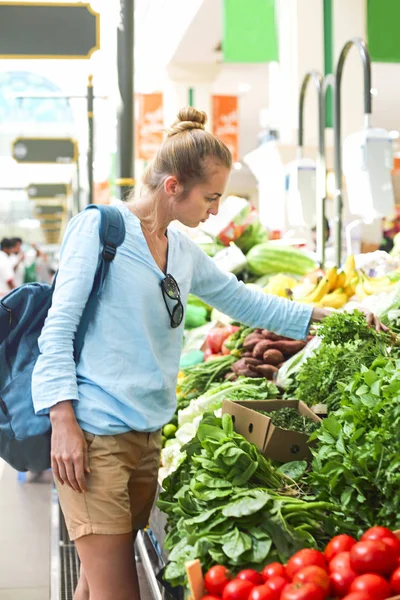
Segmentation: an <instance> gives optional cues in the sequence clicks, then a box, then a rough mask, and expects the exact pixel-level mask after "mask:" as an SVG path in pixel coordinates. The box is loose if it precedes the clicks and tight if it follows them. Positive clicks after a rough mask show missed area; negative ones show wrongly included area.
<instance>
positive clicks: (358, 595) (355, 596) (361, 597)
mask: <svg viewBox="0 0 400 600" xmlns="http://www.w3.org/2000/svg"><path fill="white" fill-rule="evenodd" d="M342 600H374V599H373V598H372V596H370V595H369V594H364V592H352V593H351V594H349V595H348V596H345V597H344V598H342Z"/></svg>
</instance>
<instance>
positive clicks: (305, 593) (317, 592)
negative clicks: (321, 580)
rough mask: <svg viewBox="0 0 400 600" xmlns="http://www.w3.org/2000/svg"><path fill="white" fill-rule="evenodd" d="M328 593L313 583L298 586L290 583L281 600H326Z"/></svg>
mask: <svg viewBox="0 0 400 600" xmlns="http://www.w3.org/2000/svg"><path fill="white" fill-rule="evenodd" d="M325 598H326V593H325V592H324V590H322V589H321V588H320V587H318V586H317V585H314V584H313V583H306V584H305V585H298V584H295V583H290V584H289V585H287V586H286V587H285V589H284V590H283V592H282V594H281V598H280V600H324V599H325Z"/></svg>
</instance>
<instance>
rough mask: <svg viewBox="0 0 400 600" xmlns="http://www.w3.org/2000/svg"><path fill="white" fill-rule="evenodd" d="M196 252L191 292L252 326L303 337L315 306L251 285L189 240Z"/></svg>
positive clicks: (297, 338) (193, 250)
mask: <svg viewBox="0 0 400 600" xmlns="http://www.w3.org/2000/svg"><path fill="white" fill-rule="evenodd" d="M188 244H189V245H190V249H191V254H192V256H193V275H192V285H191V292H192V293H193V294H194V295H195V296H198V297H199V298H201V299H202V300H204V302H207V303H208V304H210V305H211V306H214V307H215V308H217V309H218V310H220V311H221V312H223V313H224V314H226V315H228V316H230V317H231V318H233V319H235V320H236V321H239V322H240V323H243V324H245V325H248V326H250V327H262V328H263V329H268V330H270V331H274V332H275V333H277V334H278V335H284V336H287V337H290V338H293V339H296V340H303V339H304V338H305V337H306V336H307V334H308V330H309V327H310V322H311V315H312V311H313V307H312V306H310V305H307V304H302V303H300V302H292V301H290V300H286V299H285V298H279V297H278V296H273V295H270V294H266V293H265V292H263V291H262V290H260V291H258V290H256V289H253V288H249V287H247V286H246V285H245V284H244V283H243V282H241V281H238V280H237V278H236V277H235V275H232V274H231V273H225V272H223V271H221V270H220V269H219V268H218V267H217V266H216V264H215V262H214V261H213V259H212V258H210V257H209V256H207V255H206V253H205V252H203V250H201V249H200V248H199V247H198V246H196V244H195V243H194V242H191V241H190V240H188Z"/></svg>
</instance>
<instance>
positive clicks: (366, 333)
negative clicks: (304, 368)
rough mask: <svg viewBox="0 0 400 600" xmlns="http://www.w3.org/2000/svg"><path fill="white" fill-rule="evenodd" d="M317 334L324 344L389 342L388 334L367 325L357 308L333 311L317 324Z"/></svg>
mask: <svg viewBox="0 0 400 600" xmlns="http://www.w3.org/2000/svg"><path fill="white" fill-rule="evenodd" d="M318 336H319V337H321V338H322V339H323V341H324V343H325V344H339V345H341V344H345V343H346V342H354V341H355V340H363V341H366V342H372V343H376V344H380V345H382V344H383V345H385V344H387V345H388V344H390V339H391V338H390V335H389V334H387V333H385V332H382V331H381V332H377V331H376V329H374V327H369V326H368V323H367V320H366V318H365V315H364V314H363V313H362V312H360V311H359V310H355V311H353V312H352V313H347V312H343V313H339V312H337V313H333V314H332V315H330V316H329V317H326V318H325V319H324V320H323V321H322V322H321V324H320V325H319V326H318Z"/></svg>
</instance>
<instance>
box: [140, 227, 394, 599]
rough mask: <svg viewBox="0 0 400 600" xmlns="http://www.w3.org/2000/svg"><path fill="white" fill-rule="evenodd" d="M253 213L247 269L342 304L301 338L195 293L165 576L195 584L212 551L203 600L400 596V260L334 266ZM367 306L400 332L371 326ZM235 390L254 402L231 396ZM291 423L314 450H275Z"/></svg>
mask: <svg viewBox="0 0 400 600" xmlns="http://www.w3.org/2000/svg"><path fill="white" fill-rule="evenodd" d="M253 224H254V227H253V226H252V225H253ZM253 224H248V229H247V233H246V235H244V238H243V240H242V242H243V246H242V249H243V251H244V252H245V253H247V256H246V259H247V267H246V270H245V273H244V274H243V279H244V281H245V282H246V283H247V284H248V285H251V286H253V287H257V288H258V289H259V290H260V292H262V291H263V292H264V293H268V294H274V295H277V296H280V297H283V298H287V299H289V300H296V301H299V302H305V303H309V304H312V305H314V306H319V307H330V308H334V309H336V310H335V312H333V313H332V315H330V316H329V317H326V318H325V319H324V320H323V322H322V323H320V324H317V325H315V326H313V327H312V329H311V331H310V335H309V336H308V338H307V339H306V340H304V341H300V342H299V341H296V340H291V339H288V338H285V337H283V336H279V335H276V334H275V333H274V332H272V331H267V330H264V329H254V328H249V327H246V326H245V325H244V324H241V323H235V322H232V321H231V320H230V319H229V317H227V316H226V315H222V314H221V313H218V312H217V311H215V310H212V309H211V307H208V306H207V305H204V304H203V303H202V302H201V301H197V299H195V298H193V297H191V298H190V306H191V309H190V312H189V314H188V315H187V316H186V319H187V324H186V330H187V331H189V330H190V331H189V333H190V336H189V334H188V335H187V339H188V343H189V344H190V346H189V347H190V351H191V352H192V355H191V356H190V357H189V358H190V359H188V360H187V362H186V363H185V364H184V362H182V363H181V365H182V366H181V369H182V372H181V373H180V375H179V378H178V388H177V398H178V409H177V412H176V414H175V416H174V417H173V419H172V420H171V422H170V423H169V424H168V425H166V426H165V428H164V430H163V435H164V437H163V445H164V448H163V450H162V457H161V468H160V477H159V482H160V485H161V493H160V496H159V501H158V510H160V511H162V513H164V516H165V517H166V519H167V526H166V531H167V538H166V540H165V544H164V548H165V551H166V552H167V554H168V563H167V565H166V568H165V570H164V571H163V575H162V577H163V579H164V580H165V581H166V582H168V584H171V585H172V586H182V587H183V588H187V586H188V579H187V569H186V564H187V562H188V561H192V560H194V559H198V560H199V561H200V563H201V567H202V571H203V575H204V584H205V594H206V596H205V597H204V600H338V599H342V598H344V599H345V600H384V599H386V598H390V599H391V600H394V599H396V600H400V541H399V540H398V539H397V537H396V535H395V533H393V532H398V530H400V474H399V473H400V459H399V450H398V448H399V445H400V444H399V442H400V434H399V431H400V335H399V334H400V281H399V280H400V265H399V262H398V259H397V257H389V255H387V254H386V253H382V252H378V253H373V254H371V255H370V256H369V255H359V256H356V257H354V256H349V257H348V258H347V260H346V262H345V264H344V265H343V268H342V269H336V268H334V267H333V268H328V269H326V270H325V271H322V270H321V269H319V268H318V266H317V265H316V264H315V262H314V260H313V259H312V257H311V256H309V255H307V254H306V253H304V252H303V251H301V250H296V249H293V248H289V247H284V246H280V245H275V244H273V243H270V242H265V241H263V240H261V236H262V235H264V232H263V231H262V230H261V229H260V227H259V223H258V222H257V221H254V223H253ZM250 225H251V226H250ZM228 233H229V232H228ZM258 235H260V239H259V240H258V241H261V242H262V243H258V241H257V239H256V238H257V237H258ZM235 236H236V238H237V239H236V240H235V243H238V239H239V238H238V236H237V235H236V234H235ZM219 241H221V239H219ZM240 277H241V276H240ZM364 310H369V311H373V312H375V313H376V314H377V315H378V316H380V318H381V320H382V322H383V323H384V324H386V325H387V326H388V327H389V329H390V330H389V332H382V331H380V332H377V331H376V330H375V329H374V328H373V327H369V326H368V324H367V322H366V319H365V315H364V312H363V311H364ZM197 332H198V333H197ZM185 336H186V334H185ZM196 340H198V343H197V342H196ZM225 399H227V400H231V401H232V402H239V403H240V405H239V406H234V405H232V404H229V403H225V404H224V407H223V408H222V405H223V401H224V400H225ZM280 399H283V400H287V399H290V400H293V401H296V400H301V401H302V402H303V403H305V404H306V405H307V406H308V407H309V408H311V409H312V410H314V411H315V412H317V414H318V415H322V416H323V418H322V420H321V419H319V420H318V419H316V420H315V422H314V421H313V420H312V418H311V417H310V416H308V417H306V416H303V414H305V413H304V407H303V413H302V414H300V413H299V412H298V410H295V409H294V408H287V405H286V406H285V405H283V406H282V407H281V408H277V406H276V404H277V403H279V401H280ZM246 400H252V401H253V402H252V404H251V405H247V407H249V406H251V410H249V409H248V408H247V413H246V414H247V416H246V417H245V416H244V415H245V410H246V402H244V401H246ZM258 400H259V401H261V402H262V408H261V404H260V409H257V408H256V406H254V401H258ZM268 403H270V405H269V406H268ZM288 404H290V403H288ZM228 405H229V409H228ZM296 405H297V404H296V403H295V402H293V403H292V406H296ZM232 406H233V409H232V408H231V407H232ZM227 411H229V412H232V415H233V417H231V416H230V415H229V414H223V413H225V412H227ZM258 413H259V414H260V423H259V425H258V428H259V429H258V431H259V433H258V438H257V436H255V437H254V436H253V433H252V430H253V427H254V428H255V429H257V414H258ZM310 414H311V413H309V415H310ZM249 415H250V416H249ZM252 415H255V416H254V417H253V416H252ZM261 415H266V416H268V417H269V419H270V420H267V421H266V420H265V419H261ZM232 419H239V420H240V421H237V420H235V421H232ZM261 421H262V423H263V424H262V427H263V428H264V429H260V428H261ZM240 425H241V427H240ZM276 428H278V429H279V432H278V435H281V433H280V431H281V430H288V432H287V435H288V436H290V435H292V433H291V432H296V433H300V434H302V435H303V436H304V434H305V436H308V445H309V451H308V452H306V453H302V454H298V456H300V457H303V456H304V457H305V458H304V460H296V452H299V451H300V450H299V448H300V444H301V442H297V444H299V446H298V447H297V448H296V442H294V441H293V442H288V443H287V454H285V457H286V456H287V457H289V455H290V456H293V459H292V460H291V462H284V460H288V459H289V458H285V459H282V460H281V461H280V462H279V463H278V462H275V459H278V458H279V454H276V448H277V447H279V444H282V443H284V442H282V441H279V440H280V439H283V438H278V435H277V429H276ZM238 431H240V432H241V433H242V434H243V435H240V434H239V433H238ZM260 432H261V434H260ZM284 433H285V432H284ZM260 435H261V437H260ZM264 436H265V437H264ZM274 436H276V437H274ZM257 439H258V440H259V441H257ZM285 439H289V438H285ZM291 439H293V440H298V439H299V437H298V436H294V435H292V438H291ZM273 440H275V442H274V441H273ZM303 440H304V441H303V442H302V443H303V445H304V446H305V448H306V450H307V445H306V444H307V441H306V437H303ZM253 441H254V442H255V443H256V444H257V445H255V444H253V443H252V442H253ZM273 444H275V451H274V446H273ZM289 450H290V452H289ZM279 452H280V450H279ZM302 452H303V451H302ZM272 458H273V459H274V460H272ZM289 460H290V459H289ZM150 527H151V522H150ZM397 594H399V597H398V598H397ZM193 600H201V598H200V596H194V597H193Z"/></svg>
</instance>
